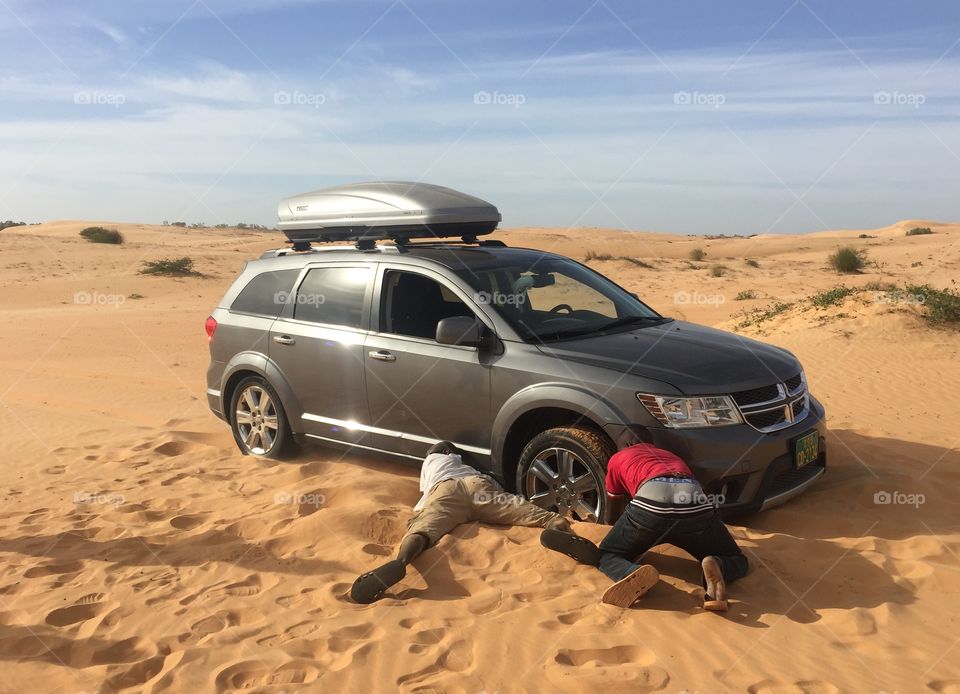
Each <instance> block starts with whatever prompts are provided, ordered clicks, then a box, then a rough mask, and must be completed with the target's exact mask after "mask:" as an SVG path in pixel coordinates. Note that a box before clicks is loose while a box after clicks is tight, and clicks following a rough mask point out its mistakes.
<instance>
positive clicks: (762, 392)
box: [733, 384, 780, 407]
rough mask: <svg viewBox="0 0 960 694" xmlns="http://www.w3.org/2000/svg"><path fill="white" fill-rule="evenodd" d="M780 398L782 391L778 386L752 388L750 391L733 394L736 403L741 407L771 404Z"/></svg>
mask: <svg viewBox="0 0 960 694" xmlns="http://www.w3.org/2000/svg"><path fill="white" fill-rule="evenodd" d="M779 396H780V389H779V388H777V385H776V384H773V385H772V386H762V387H760V388H751V389H750V390H741V391H740V392H739V393H734V394H733V399H734V401H735V402H736V403H737V404H738V405H740V406H741V407H746V406H749V405H756V404H757V403H760V402H769V401H770V400H776V399H777V398H778V397H779Z"/></svg>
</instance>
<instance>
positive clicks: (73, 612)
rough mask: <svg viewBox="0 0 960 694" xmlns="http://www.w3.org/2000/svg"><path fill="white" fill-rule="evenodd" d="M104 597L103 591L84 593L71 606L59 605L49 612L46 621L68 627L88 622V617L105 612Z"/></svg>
mask: <svg viewBox="0 0 960 694" xmlns="http://www.w3.org/2000/svg"><path fill="white" fill-rule="evenodd" d="M103 597H104V596H103V594H102V593H91V594H90V595H84V596H83V597H82V598H80V599H79V600H77V602H76V604H73V605H71V606H70V607H59V608H57V609H55V610H53V611H52V612H49V613H47V617H46V620H45V621H46V622H47V624H49V625H51V626H55V627H67V626H70V625H71V624H77V623H79V622H86V621H87V620H88V619H93V618H94V617H97V616H99V615H101V614H103V611H104V605H103V603H102V602H101V601H102V600H103Z"/></svg>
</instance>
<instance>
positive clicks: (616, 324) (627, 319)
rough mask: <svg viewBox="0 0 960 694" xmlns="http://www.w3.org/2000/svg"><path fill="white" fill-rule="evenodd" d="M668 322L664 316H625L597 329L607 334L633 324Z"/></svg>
mask: <svg viewBox="0 0 960 694" xmlns="http://www.w3.org/2000/svg"><path fill="white" fill-rule="evenodd" d="M662 320H667V319H666V318H664V317H663V316H624V317H623V318H617V319H616V320H614V321H610V322H609V323H607V324H606V325H601V326H600V327H599V328H596V331H597V332H606V331H607V330H612V329H613V328H620V327H623V326H625V325H632V324H633V323H646V322H648V321H662Z"/></svg>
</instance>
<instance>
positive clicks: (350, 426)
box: [206, 184, 826, 521]
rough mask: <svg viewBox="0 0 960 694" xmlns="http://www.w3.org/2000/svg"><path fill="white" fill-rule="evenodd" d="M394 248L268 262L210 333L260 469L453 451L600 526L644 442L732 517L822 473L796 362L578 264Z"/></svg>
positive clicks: (255, 267)
mask: <svg viewBox="0 0 960 694" xmlns="http://www.w3.org/2000/svg"><path fill="white" fill-rule="evenodd" d="M392 185H399V184H392ZM404 185H414V184H404ZM417 185H422V184H417ZM498 218H499V215H498ZM391 238H395V240H396V241H397V243H396V244H395V245H374V244H372V243H369V239H366V240H365V242H363V243H359V244H358V246H359V247H354V246H344V247H322V248H317V247H310V246H309V244H308V243H307V244H305V243H304V242H303V240H302V239H300V240H299V242H298V245H299V248H301V249H304V248H309V250H300V251H297V250H294V249H281V250H276V251H269V252H267V253H265V254H264V255H263V256H262V257H261V258H260V259H258V260H254V261H251V262H249V263H247V265H246V267H245V268H244V270H243V272H242V273H241V274H240V276H239V277H238V278H237V279H236V281H235V282H234V283H233V285H232V286H231V287H230V289H229V291H227V293H226V295H225V296H224V297H223V299H222V301H221V302H220V304H219V305H218V307H217V308H216V309H214V311H213V313H212V314H211V316H210V317H209V318H208V319H207V325H206V329H207V335H208V336H209V338H210V356H211V361H210V368H209V370H208V372H207V386H208V387H207V397H208V401H209V405H210V409H211V410H212V411H213V412H214V413H215V414H216V415H217V416H218V417H220V418H222V419H223V420H224V421H226V422H227V423H228V424H230V426H231V428H232V430H233V435H234V438H235V439H236V442H237V445H238V446H239V447H240V450H241V451H243V452H244V453H245V454H252V455H257V456H264V457H270V458H275V457H280V456H283V455H285V454H287V453H288V452H289V451H290V450H291V448H292V447H293V446H294V445H295V444H296V443H297V442H303V441H304V440H312V441H317V442H321V443H325V444H332V445H336V446H341V447H347V448H358V449H365V450H369V451H377V452H382V453H387V454H391V455H394V456H400V457H404V458H409V459H411V460H420V459H421V458H422V457H423V456H424V454H425V452H426V450H427V448H429V447H430V446H431V445H432V444H434V443H436V442H437V441H439V440H449V441H453V442H454V443H456V445H457V446H458V447H459V448H461V449H462V450H463V451H465V452H466V454H467V455H468V456H469V458H470V460H469V461H468V462H470V464H472V465H474V466H475V467H477V468H480V469H485V470H488V471H490V472H491V473H492V474H493V475H494V476H496V477H497V478H498V479H499V480H500V481H501V482H502V483H503V484H504V485H505V486H506V487H507V488H508V489H513V490H515V491H518V492H519V493H522V494H524V495H525V496H526V497H528V498H529V499H531V500H532V501H534V502H535V503H538V504H540V505H542V506H544V507H547V508H551V509H553V510H557V511H559V512H560V513H563V514H567V515H570V516H573V517H575V518H578V519H581V520H595V521H610V520H612V519H611V518H609V517H608V501H607V499H606V495H605V494H604V491H603V490H604V469H605V465H606V461H607V460H608V459H609V457H610V455H611V454H612V453H613V452H614V450H615V448H614V442H615V441H616V440H617V439H618V437H619V436H620V434H621V433H622V432H623V430H624V428H625V427H627V426H640V427H642V428H644V429H646V430H647V432H648V434H649V436H650V438H651V440H652V441H653V442H654V443H655V444H656V445H658V446H660V447H663V448H666V449H668V450H671V451H673V452H675V453H676V454H678V455H679V456H681V457H682V458H684V459H685V460H687V461H688V463H689V464H690V466H691V468H692V469H693V470H694V472H695V474H696V475H697V477H698V479H699V480H700V482H701V484H702V485H703V487H704V490H705V492H706V493H707V494H712V495H716V496H717V497H719V499H720V501H721V503H722V504H723V507H724V509H726V510H727V511H728V512H750V511H755V510H758V509H761V508H766V507H769V506H771V505H774V504H777V503H780V502H782V501H785V500H786V499H788V498H790V497H792V496H794V495H796V494H798V493H800V492H801V491H803V490H804V489H806V488H807V487H808V486H810V485H811V484H812V483H813V482H814V481H815V480H816V479H817V478H819V477H820V476H821V475H822V474H823V473H824V471H825V467H826V447H825V437H824V434H825V421H824V410H823V407H822V406H821V405H820V403H819V402H818V401H817V400H816V399H815V398H814V397H813V396H812V395H810V393H809V392H808V390H807V383H806V379H805V377H804V373H803V370H802V368H801V365H800V363H799V362H798V361H797V359H796V358H795V357H794V356H793V355H792V354H790V353H789V352H787V351H786V350H783V349H780V348H778V347H773V346H770V345H766V344H763V343H761V342H757V341H754V340H750V339H748V338H745V337H741V336H738V335H734V334H732V333H728V332H723V331H720V330H715V329H712V328H708V327H704V326H700V325H696V324H693V323H688V322H684V321H679V320H674V319H672V318H668V317H665V316H662V315H660V314H659V313H657V312H656V311H654V310H653V309H652V308H650V307H649V306H647V305H646V304H644V303H643V302H642V301H640V300H639V299H638V298H637V297H636V296H635V295H633V294H631V293H630V292H627V291H626V290H624V289H623V288H621V287H620V286H618V285H616V284H615V283H614V282H612V281H611V280H609V279H607V278H606V277H604V276H603V275H601V274H599V273H597V272H595V271H593V270H591V269H590V268H588V267H586V266H584V265H581V264H580V263H577V262H575V261H573V260H571V259H569V258H565V257H562V256H558V255H554V254H550V253H544V252H542V251H537V250H530V249H523V248H508V247H506V246H505V245H504V244H503V243H501V242H499V241H490V240H488V241H480V240H477V239H476V237H475V236H473V235H468V236H466V238H465V240H462V241H459V242H457V241H442V242H441V241H427V242H412V241H411V240H410V239H409V238H408V237H391Z"/></svg>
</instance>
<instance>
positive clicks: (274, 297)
mask: <svg viewBox="0 0 960 694" xmlns="http://www.w3.org/2000/svg"><path fill="white" fill-rule="evenodd" d="M299 274H300V271H299V270H273V271H272V272H261V273H260V274H259V275H256V276H255V277H254V278H253V279H252V280H250V281H249V282H247V286H246V287H244V288H243V291H241V292H240V294H238V295H237V298H236V299H234V300H233V305H232V306H231V307H230V310H231V311H239V312H240V313H254V314H257V315H261V316H272V317H274V318H276V317H277V316H279V315H280V311H281V310H282V309H283V306H284V304H286V303H287V297H288V295H289V294H290V290H291V289H292V288H293V283H294V282H295V281H296V279H297V275H299Z"/></svg>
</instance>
